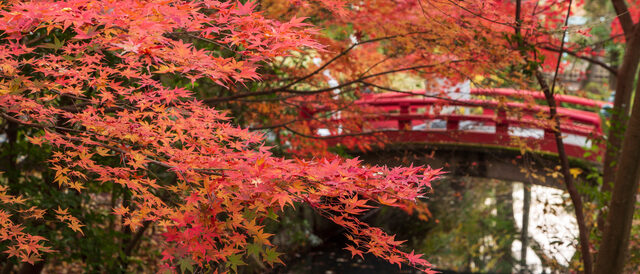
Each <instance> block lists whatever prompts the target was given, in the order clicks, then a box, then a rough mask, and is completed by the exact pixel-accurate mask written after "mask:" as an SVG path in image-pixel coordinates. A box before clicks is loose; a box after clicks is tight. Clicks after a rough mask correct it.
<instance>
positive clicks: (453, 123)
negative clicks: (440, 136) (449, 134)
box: [447, 119, 460, 131]
mask: <svg viewBox="0 0 640 274" xmlns="http://www.w3.org/2000/svg"><path fill="white" fill-rule="evenodd" d="M459 126H460V121H458V120H451V119H448V120H447V131H450V130H451V131H452V130H458V129H459Z"/></svg>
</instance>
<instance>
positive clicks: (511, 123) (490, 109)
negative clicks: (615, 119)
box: [333, 89, 605, 160]
mask: <svg viewBox="0 0 640 274" xmlns="http://www.w3.org/2000/svg"><path fill="white" fill-rule="evenodd" d="M423 94H424V93H423ZM471 95H476V96H484V97H489V98H491V97H507V98H516V99H517V98H523V97H524V96H530V97H533V98H534V99H543V98H544V96H543V95H542V93H540V92H532V91H516V90H509V89H472V90H471ZM556 100H557V101H558V102H561V103H567V104H571V105H574V106H576V108H570V107H558V109H557V111H558V115H559V116H560V120H561V122H560V125H559V126H558V125H554V124H553V123H552V122H551V120H549V119H545V118H548V117H549V108H548V107H546V106H542V105H537V104H532V103H525V102H519V101H507V100H504V99H502V100H486V99H447V98H437V97H435V96H424V95H423V96H421V94H420V93H418V92H416V93H411V94H407V93H382V94H374V95H369V96H366V97H365V98H364V99H361V100H359V101H357V102H356V103H357V104H359V105H361V106H363V107H364V109H368V110H369V111H370V112H369V113H368V114H366V113H365V114H364V119H366V120H368V121H369V125H370V128H367V129H365V130H366V131H372V132H373V131H376V132H383V133H384V134H385V135H387V136H388V137H389V142H430V143H455V144H468V145H489V146H506V147H517V146H522V144H523V142H522V141H523V140H524V143H525V144H526V145H527V146H529V148H531V149H533V150H538V151H543V152H551V153H556V152H557V151H556V146H555V137H554V135H553V132H554V130H555V128H557V127H559V129H560V130H561V132H562V133H563V134H564V136H565V140H566V141H565V148H566V150H567V153H568V154H569V156H571V157H576V158H583V155H584V153H585V152H586V150H587V149H588V148H587V147H589V146H590V141H589V140H593V139H599V138H602V126H601V119H600V116H599V115H598V113H597V112H594V111H588V110H583V109H585V108H586V109H592V110H597V109H599V108H600V107H601V106H603V105H604V104H605V103H604V102H601V101H596V100H590V99H585V98H580V97H576V96H569V95H556ZM452 107H453V109H454V111H451V109H452ZM443 108H449V111H446V112H443V111H438V110H439V109H440V110H441V109H443ZM460 108H466V109H474V110H475V113H473V114H472V113H470V112H469V111H464V112H462V111H459V110H460ZM477 108H481V109H482V110H480V111H478V109H477ZM581 108H582V109H581ZM434 109H435V111H434ZM333 122H334V123H340V122H341V121H340V119H334V121H333ZM435 124H437V126H434V125H435ZM532 132H533V133H532ZM600 147H601V148H602V146H600ZM600 151H604V149H600ZM600 153H601V152H600ZM598 155H599V153H594V154H592V155H591V156H589V157H587V158H588V159H589V160H595V159H596V157H597V156H598Z"/></svg>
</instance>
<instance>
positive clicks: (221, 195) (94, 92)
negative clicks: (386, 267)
mask: <svg viewBox="0 0 640 274" xmlns="http://www.w3.org/2000/svg"><path fill="white" fill-rule="evenodd" d="M4 3H5V4H3V6H2V7H1V8H2V11H1V12H0V18H1V19H0V30H1V31H2V43H1V44H0V59H1V60H0V64H1V65H0V74H1V75H0V77H1V79H0V115H1V116H2V119H3V120H4V121H5V123H10V124H13V125H14V126H17V127H19V128H24V129H29V130H25V131H24V132H25V133H24V136H23V135H20V136H22V138H26V139H28V141H29V142H30V143H31V144H33V145H37V146H39V147H40V149H41V150H43V151H49V153H48V156H47V157H48V160H47V162H46V165H47V167H48V169H49V170H50V171H48V172H51V173H52V174H53V180H52V182H50V184H49V185H48V186H47V187H48V188H49V190H47V191H49V192H63V193H76V194H77V195H89V196H88V197H90V201H93V202H90V203H88V204H84V205H83V207H85V209H86V210H97V208H99V207H100V205H99V204H96V203H95V202H96V201H98V200H100V199H103V198H104V197H108V196H109V195H110V193H109V192H108V191H104V189H105V187H108V189H117V190H121V191H122V193H124V194H123V196H122V197H121V198H120V199H118V200H117V201H116V202H114V203H113V204H112V205H113V207H111V206H104V205H103V206H102V208H103V209H105V210H109V211H112V214H113V215H114V216H116V217H115V218H117V220H121V223H120V224H116V225H118V226H120V225H121V226H122V228H123V230H128V231H129V233H131V232H136V231H140V230H141V229H146V228H147V227H148V226H153V227H155V231H159V234H161V235H162V237H163V240H159V241H157V244H155V246H153V248H156V249H158V250H160V251H161V253H162V256H163V258H162V264H163V265H164V267H165V268H167V269H175V267H176V266H177V265H179V264H183V263H185V262H187V263H192V264H194V265H196V266H199V267H202V268H205V269H218V270H221V271H224V270H230V269H233V270H235V269H236V267H237V266H238V265H242V264H243V260H244V258H246V257H247V256H249V255H254V256H256V257H259V258H260V259H261V260H263V261H265V262H267V263H269V264H273V263H278V262H281V261H280V259H279V258H278V254H279V253H278V252H276V247H275V246H273V244H272V243H271V240H270V238H271V236H272V235H271V234H269V233H268V232H266V231H265V230H264V226H263V224H262V223H263V220H264V219H265V218H276V217H277V215H276V214H277V213H278V212H280V211H281V210H282V209H283V208H284V207H287V206H293V205H294V204H296V203H306V204H308V205H309V206H311V207H312V208H313V209H315V210H316V211H317V212H318V213H319V214H321V215H322V216H325V217H327V218H328V219H330V220H332V221H333V222H335V223H336V224H338V225H341V226H342V227H344V228H345V229H346V231H347V232H348V234H349V238H350V239H351V241H352V243H351V245H349V246H348V249H349V250H350V251H351V252H352V253H353V254H355V255H361V254H363V253H371V254H373V255H376V256H378V257H381V258H384V259H386V260H388V261H390V262H392V263H396V264H398V265H400V264H408V265H411V266H414V267H416V268H419V269H422V270H425V271H429V264H428V263H427V262H426V261H425V260H424V259H421V258H420V256H419V255H415V254H414V253H413V252H410V253H407V252H404V251H402V249H401V248H400V247H399V245H400V244H401V241H398V240H395V239H394V237H393V236H390V235H387V234H385V233H384V232H383V231H382V230H380V229H377V228H373V227H369V226H368V225H367V224H365V223H363V222H360V221H359V220H358V216H359V215H361V214H362V213H363V212H365V211H366V210H367V209H369V208H371V207H377V206H380V205H382V204H384V205H389V206H395V207H401V208H405V209H407V210H410V209H412V208H414V207H415V206H416V205H415V203H416V201H417V199H418V198H420V197H421V196H423V195H425V193H426V191H427V190H428V189H429V186H430V184H429V182H430V181H431V180H432V179H433V178H434V177H435V176H437V175H438V173H439V172H438V171H435V170H430V169H425V168H422V167H409V168H386V167H365V166H363V165H362V163H361V162H360V161H358V160H341V159H338V158H330V159H314V160H301V159H284V158H280V157H275V156H274V155H272V153H271V152H269V149H270V148H269V147H266V146H264V140H265V136H263V134H262V133H259V132H255V131H249V130H248V129H245V128H241V127H239V126H237V125H234V124H232V123H231V122H230V120H229V116H228V114H226V113H225V112H221V111H219V110H217V109H215V108H212V107H209V106H206V105H204V104H203V103H202V102H201V101H198V100H195V99H194V94H193V92H192V91H190V90H189V86H190V85H191V86H193V85H194V83H196V82H198V81H207V82H210V83H214V84H216V85H219V86H222V87H231V88H232V87H238V86H242V85H243V82H246V81H254V80H257V79H260V78H261V75H260V74H259V73H258V72H257V71H258V70H259V69H260V67H261V66H262V65H264V64H265V63H266V62H269V61H272V60H274V58H280V57H282V56H287V55H290V54H292V52H295V51H297V50H302V49H305V50H309V49H315V50H318V51H323V50H325V48H323V46H321V45H320V44H319V43H318V41H317V40H315V38H314V35H315V34H316V33H317V30H316V29H314V28H313V27H312V26H310V25H309V24H307V23H305V18H297V17H293V18H292V19H290V20H287V21H278V20H274V19H267V18H265V17H264V16H263V15H262V14H261V13H259V12H256V11H255V3H253V2H246V3H244V4H242V3H240V2H235V1H230V2H218V1H208V0H207V1H173V0H170V1H164V0H163V1H138V0H125V1H95V0H71V1H33V2H18V1H9V3H6V2H4ZM194 41H208V42H210V43H211V44H213V45H215V47H208V48H207V47H196V46H195V45H194V43H195V42H194ZM167 79H182V80H183V81H184V82H185V83H186V84H185V85H184V86H177V85H175V84H172V83H173V82H171V81H168V80H167ZM8 177H10V176H8ZM8 177H7V178H5V179H6V181H5V183H3V186H2V187H1V189H0V190H1V192H0V193H1V194H2V195H1V196H0V198H1V203H2V206H1V207H2V210H1V211H0V223H1V228H0V237H1V239H2V240H3V248H4V250H3V252H4V254H7V255H8V258H9V259H12V258H17V259H18V260H19V261H21V262H27V263H30V264H33V263H35V262H37V261H39V260H41V259H42V258H43V256H45V255H46V254H47V253H51V254H55V252H59V251H60V250H56V249H55V248H52V246H51V245H50V244H48V242H49V240H51V239H46V238H44V237H42V236H39V235H38V233H36V232H34V230H30V229H29V225H30V224H33V225H36V224H34V222H33V221H30V220H29V219H34V220H35V221H37V222H38V223H37V224H39V225H42V224H45V225H46V227H48V228H49V229H55V228H56V227H58V226H57V225H56V224H64V225H65V226H66V227H67V228H60V227H59V228H60V229H69V230H71V231H73V232H76V233H77V234H76V236H75V237H83V235H82V234H83V232H84V231H85V229H86V227H85V224H84V223H83V221H82V218H78V217H75V216H74V214H72V212H73V211H72V212H70V211H69V210H68V209H67V208H64V207H60V206H50V205H51V203H41V204H39V202H38V200H35V199H34V200H30V199H31V197H27V196H25V195H22V194H21V193H20V192H19V189H18V188H17V187H18V186H19V185H20V184H21V183H20V182H19V181H16V180H13V179H11V178H8ZM12 188H15V189H12ZM93 225H98V224H93ZM105 229H106V227H105ZM28 231H31V232H28ZM52 252H53V253H52Z"/></svg>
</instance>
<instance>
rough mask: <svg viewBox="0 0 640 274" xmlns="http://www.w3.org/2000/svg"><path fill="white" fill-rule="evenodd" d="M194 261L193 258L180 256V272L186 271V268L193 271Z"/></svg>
mask: <svg viewBox="0 0 640 274" xmlns="http://www.w3.org/2000/svg"><path fill="white" fill-rule="evenodd" d="M194 263H195V262H194V261H193V260H191V258H182V259H180V261H179V264H180V272H182V273H186V270H189V272H191V273H193V264H194Z"/></svg>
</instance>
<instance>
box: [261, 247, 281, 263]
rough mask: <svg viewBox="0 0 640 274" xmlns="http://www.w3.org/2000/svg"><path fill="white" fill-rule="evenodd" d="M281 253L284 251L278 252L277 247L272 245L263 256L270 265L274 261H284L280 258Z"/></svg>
mask: <svg viewBox="0 0 640 274" xmlns="http://www.w3.org/2000/svg"><path fill="white" fill-rule="evenodd" d="M280 255H282V253H280V252H277V251H276V249H275V248H273V247H270V248H267V249H265V251H264V254H263V255H262V256H263V257H262V258H263V259H264V260H265V261H266V262H267V263H269V264H270V265H273V263H282V261H281V260H280V258H279V257H280Z"/></svg>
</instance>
